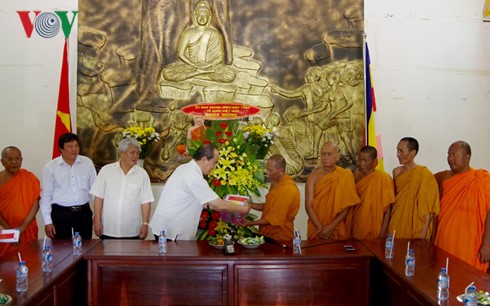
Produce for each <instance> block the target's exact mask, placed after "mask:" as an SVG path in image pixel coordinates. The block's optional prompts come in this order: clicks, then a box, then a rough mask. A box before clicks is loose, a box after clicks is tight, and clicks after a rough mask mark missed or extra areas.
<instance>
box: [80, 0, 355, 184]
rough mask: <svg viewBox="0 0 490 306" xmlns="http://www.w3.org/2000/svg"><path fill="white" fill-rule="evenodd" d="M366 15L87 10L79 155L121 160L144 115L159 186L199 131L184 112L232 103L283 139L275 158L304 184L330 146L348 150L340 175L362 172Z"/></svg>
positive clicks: (311, 1) (300, 7)
mask: <svg viewBox="0 0 490 306" xmlns="http://www.w3.org/2000/svg"><path fill="white" fill-rule="evenodd" d="M362 6H363V3H362V1H345V0H341V1H336V0H298V1H292V0H290V1H279V0H270V1H259V0H209V1H207V0H142V1H136V0H129V1H125V2H124V5H123V4H122V3H119V2H110V3H100V2H97V1H95V0H87V1H84V2H81V3H80V8H79V10H80V20H79V22H80V27H81V28H82V29H84V30H83V31H82V33H81V34H80V35H79V46H82V48H80V47H79V67H78V69H79V80H78V82H79V83H78V112H77V115H78V118H77V119H78V122H79V126H78V133H79V135H80V137H81V141H82V150H83V153H84V154H87V155H88V156H89V157H91V158H92V159H93V160H94V163H95V164H96V165H98V166H102V165H103V164H105V163H108V162H112V161H114V160H115V158H116V155H115V154H113V153H110V152H115V150H116V149H115V144H116V143H117V141H118V139H119V134H120V131H121V130H122V129H124V128H125V127H127V126H129V124H130V121H131V120H135V119H134V117H135V116H136V117H138V115H136V113H138V114H139V112H141V114H139V115H142V116H143V114H149V116H148V115H144V116H147V117H148V118H152V119H151V122H146V123H145V124H150V125H151V124H152V125H153V126H154V127H155V129H156V130H157V131H158V132H159V133H160V141H159V142H158V143H155V144H154V145H153V146H152V147H151V151H150V153H149V154H148V156H147V158H146V161H145V169H146V170H147V171H148V172H149V173H150V177H151V178H152V180H153V181H165V180H166V178H167V177H168V176H169V174H170V173H171V172H172V171H173V169H174V168H175V167H176V166H178V158H177V153H176V150H175V148H176V146H177V145H178V144H179V143H180V142H182V141H184V140H185V139H186V137H187V135H186V134H187V130H188V128H189V127H190V126H191V125H192V118H190V117H189V116H187V115H184V114H182V113H181V112H180V108H182V107H183V106H185V105H188V104H191V103H197V102H221V101H226V102H229V101H233V102H242V103H247V104H250V105H253V106H257V107H259V108H261V112H260V113H259V116H260V118H261V119H262V121H263V122H264V123H265V124H268V125H270V126H271V127H273V128H274V129H275V133H276V135H277V136H276V143H275V144H274V146H272V148H271V149H270V152H271V154H273V153H281V154H283V155H284V156H285V157H286V159H287V160H288V173H289V174H291V175H294V176H295V177H296V178H297V180H299V181H301V180H303V179H304V178H305V177H306V175H307V174H308V173H309V172H310V171H311V169H312V168H313V167H315V166H316V164H317V160H318V152H319V147H320V146H321V144H322V143H323V142H325V141H327V140H331V141H335V142H337V143H338V144H339V146H340V147H341V149H342V156H343V158H342V160H341V163H342V166H344V167H351V168H352V167H354V166H355V160H356V158H355V156H356V152H357V151H358V150H359V149H360V146H361V143H362V133H363V125H364V123H363V116H364V87H363V62H362V29H363V12H362ZM359 37H361V39H359ZM81 51H83V52H81ZM135 112H136V113H135ZM144 116H143V117H144ZM150 116H151V117H150ZM254 120H255V119H254Z"/></svg>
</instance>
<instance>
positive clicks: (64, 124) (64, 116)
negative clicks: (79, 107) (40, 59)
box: [53, 39, 71, 158]
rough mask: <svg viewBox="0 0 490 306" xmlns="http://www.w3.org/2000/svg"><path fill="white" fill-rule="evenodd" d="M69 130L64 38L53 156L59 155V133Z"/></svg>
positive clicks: (66, 62) (68, 93)
mask: <svg viewBox="0 0 490 306" xmlns="http://www.w3.org/2000/svg"><path fill="white" fill-rule="evenodd" d="M68 132H71V116H70V90H69V85H68V39H65V46H64V48H63V60H62V64H61V76H60V89H59V92H58V108H57V110H56V123H55V127H54V141H53V158H55V157H58V156H60V154H61V153H60V150H59V149H58V139H59V138H60V136H61V135H63V134H65V133H68Z"/></svg>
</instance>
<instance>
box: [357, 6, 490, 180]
mask: <svg viewBox="0 0 490 306" xmlns="http://www.w3.org/2000/svg"><path fill="white" fill-rule="evenodd" d="M483 2H484V1H483V0H456V1H443V0H433V1H420V0H415V1H400V0H395V1H393V0H378V1H370V0H366V1H365V28H366V32H367V41H368V43H369V48H370V53H371V63H372V68H373V78H374V85H375V93H376V100H377V106H378V111H377V112H376V116H377V117H376V127H377V132H378V133H379V134H381V135H382V142H383V151H384V156H385V168H386V170H387V171H391V169H393V168H394V167H396V166H397V165H398V160H397V159H396V145H397V143H398V141H399V139H400V138H401V137H403V136H413V137H415V138H417V139H418V140H419V142H420V152H419V154H418V156H417V158H416V161H417V162H418V163H419V164H423V165H426V166H428V167H429V168H430V169H431V170H432V171H433V172H436V171H440V170H443V169H447V168H448V166H447V163H446V156H447V149H448V147H449V145H450V144H451V143H452V142H453V141H455V140H460V139H461V140H465V141H467V142H468V143H469V144H470V145H471V146H472V148H473V157H472V166H473V167H477V168H486V169H489V168H490V159H489V158H488V157H489V156H490V142H489V141H488V140H489V139H490V123H489V122H490V120H489V117H490V23H483V22H482V10H483Z"/></svg>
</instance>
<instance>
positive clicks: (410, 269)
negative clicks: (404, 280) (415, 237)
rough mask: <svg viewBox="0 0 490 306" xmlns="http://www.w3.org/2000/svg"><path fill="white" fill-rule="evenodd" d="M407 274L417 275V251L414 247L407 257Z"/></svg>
mask: <svg viewBox="0 0 490 306" xmlns="http://www.w3.org/2000/svg"><path fill="white" fill-rule="evenodd" d="M405 275H406V276H414V275H415V253H414V251H413V249H410V250H409V251H408V254H407V256H406V257H405Z"/></svg>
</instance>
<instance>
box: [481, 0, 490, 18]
mask: <svg viewBox="0 0 490 306" xmlns="http://www.w3.org/2000/svg"><path fill="white" fill-rule="evenodd" d="M483 21H490V0H485V4H484V6H483Z"/></svg>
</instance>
